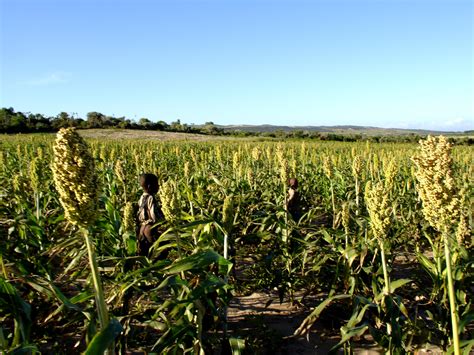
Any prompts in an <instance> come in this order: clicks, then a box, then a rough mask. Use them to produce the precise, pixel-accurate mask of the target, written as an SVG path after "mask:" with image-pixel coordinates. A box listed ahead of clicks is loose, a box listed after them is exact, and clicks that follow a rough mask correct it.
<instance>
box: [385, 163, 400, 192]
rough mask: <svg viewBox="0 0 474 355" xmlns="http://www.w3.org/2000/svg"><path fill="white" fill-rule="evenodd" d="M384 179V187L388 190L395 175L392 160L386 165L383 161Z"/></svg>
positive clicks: (395, 166) (394, 166)
mask: <svg viewBox="0 0 474 355" xmlns="http://www.w3.org/2000/svg"><path fill="white" fill-rule="evenodd" d="M383 168H384V169H383V170H384V177H385V186H386V187H387V189H388V190H390V189H391V188H392V187H393V184H394V182H395V176H396V174H397V165H396V163H395V161H394V160H393V159H391V160H390V161H389V162H388V163H387V161H386V160H385V161H384V166H383Z"/></svg>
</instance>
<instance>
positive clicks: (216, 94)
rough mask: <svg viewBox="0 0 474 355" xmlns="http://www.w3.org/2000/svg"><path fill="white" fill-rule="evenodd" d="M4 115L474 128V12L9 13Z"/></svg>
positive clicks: (341, 6) (76, 6) (339, 6)
mask: <svg viewBox="0 0 474 355" xmlns="http://www.w3.org/2000/svg"><path fill="white" fill-rule="evenodd" d="M0 2H1V10H0V11H1V24H0V26H1V27H0V28H1V32H0V35H1V37H0V39H1V42H0V43H1V44H0V45H1V48H0V51H1V73H0V74H1V78H0V80H1V88H0V105H1V106H6V107H10V106H11V107H14V108H15V109H16V110H18V111H31V112H41V113H45V114H48V115H56V114H58V113H59V112H61V111H66V112H70V113H73V112H74V113H78V114H79V115H80V116H85V114H86V113H87V112H89V111H99V112H102V113H104V114H108V115H115V116H123V115H125V116H127V117H128V118H132V119H134V118H136V119H139V118H141V117H148V118H150V119H152V120H165V121H167V122H170V121H173V120H176V119H181V121H182V122H186V123H196V124H198V123H203V122H206V121H213V122H215V123H219V124H264V123H267V124H281V125H337V124H355V125H371V126H380V127H401V128H430V129H448V130H464V129H473V128H474V68H473V66H474V64H473V63H474V54H473V51H474V44H473V7H474V2H473V1H471V0H465V1H463V0H410V1H409V0H404V1H401V0H361V1H359V0H345V1H344V0H333V1H330V0H314V1H299V0H292V1H290V0H276V1H270V0H253V1H250V0H221V1H217V0H213V1H212V0H208V1H204V0H168V1H161V0H157V1H151V0H133V1H132V0H129V1H125V0H115V1H112V0H95V1H92V0H0Z"/></svg>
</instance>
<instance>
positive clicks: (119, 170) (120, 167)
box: [114, 160, 125, 183]
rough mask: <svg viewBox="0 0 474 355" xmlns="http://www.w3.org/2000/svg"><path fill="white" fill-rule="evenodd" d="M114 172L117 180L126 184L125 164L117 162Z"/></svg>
mask: <svg viewBox="0 0 474 355" xmlns="http://www.w3.org/2000/svg"><path fill="white" fill-rule="evenodd" d="M114 172H115V176H117V178H118V179H119V180H120V181H121V182H122V183H124V182H125V171H124V169H123V163H122V161H121V160H117V161H116V162H115V167H114Z"/></svg>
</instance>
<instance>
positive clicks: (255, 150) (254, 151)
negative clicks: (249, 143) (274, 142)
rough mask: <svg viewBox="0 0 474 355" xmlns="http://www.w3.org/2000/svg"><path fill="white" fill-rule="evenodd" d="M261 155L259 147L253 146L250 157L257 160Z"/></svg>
mask: <svg viewBox="0 0 474 355" xmlns="http://www.w3.org/2000/svg"><path fill="white" fill-rule="evenodd" d="M261 155H262V151H261V149H260V148H259V147H254V148H253V149H252V158H253V160H254V161H258V160H259V159H260V156H261Z"/></svg>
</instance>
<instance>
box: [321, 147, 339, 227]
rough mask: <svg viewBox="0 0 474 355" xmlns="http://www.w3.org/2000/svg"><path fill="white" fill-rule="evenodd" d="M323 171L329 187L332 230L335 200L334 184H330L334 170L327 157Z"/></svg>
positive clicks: (334, 222)
mask: <svg viewBox="0 0 474 355" xmlns="http://www.w3.org/2000/svg"><path fill="white" fill-rule="evenodd" d="M323 170H324V174H326V176H327V178H328V179H329V183H330V185H331V203H332V216H333V218H332V227H333V228H334V227H335V226H336V200H335V197H334V184H333V182H332V178H333V175H334V169H333V166H332V163H331V160H330V159H329V157H328V156H326V157H324V162H323Z"/></svg>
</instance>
